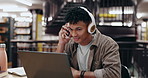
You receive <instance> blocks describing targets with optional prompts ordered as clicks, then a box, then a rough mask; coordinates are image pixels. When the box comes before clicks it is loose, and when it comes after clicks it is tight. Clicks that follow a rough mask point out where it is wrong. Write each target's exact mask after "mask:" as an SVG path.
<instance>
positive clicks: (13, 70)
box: [8, 67, 26, 77]
mask: <svg viewBox="0 0 148 78" xmlns="http://www.w3.org/2000/svg"><path fill="white" fill-rule="evenodd" d="M8 73H10V74H14V75H17V76H21V77H22V76H26V72H25V70H24V68H23V67H17V68H9V69H8Z"/></svg>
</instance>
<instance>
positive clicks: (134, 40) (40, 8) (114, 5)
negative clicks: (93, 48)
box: [0, 0, 148, 78]
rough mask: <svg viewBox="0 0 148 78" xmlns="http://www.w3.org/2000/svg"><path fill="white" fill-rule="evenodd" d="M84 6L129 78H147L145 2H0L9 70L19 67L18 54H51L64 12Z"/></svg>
mask: <svg viewBox="0 0 148 78" xmlns="http://www.w3.org/2000/svg"><path fill="white" fill-rule="evenodd" d="M76 6H86V7H87V8H89V10H90V11H91V12H92V13H93V15H94V17H95V19H96V24H97V28H98V29H99V30H100V32H101V33H102V34H105V35H108V36H110V37H112V38H113V39H114V40H115V41H116V42H117V43H118V45H119V47H120V56H121V62H122V65H124V66H126V67H127V68H128V70H129V74H130V77H131V78H148V70H147V69H148V67H147V65H148V9H147V7H148V0H0V43H5V44H6V46H7V48H6V51H7V55H8V63H9V68H13V67H19V66H21V62H20V60H19V57H18V55H17V51H18V50H30V51H41V52H42V51H46V52H54V51H55V50H56V47H57V43H58V32H59V30H60V28H61V26H62V25H64V24H65V20H64V17H65V15H66V13H67V11H68V10H69V9H71V8H74V7H76Z"/></svg>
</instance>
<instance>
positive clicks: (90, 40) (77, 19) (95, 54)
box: [57, 7, 121, 78]
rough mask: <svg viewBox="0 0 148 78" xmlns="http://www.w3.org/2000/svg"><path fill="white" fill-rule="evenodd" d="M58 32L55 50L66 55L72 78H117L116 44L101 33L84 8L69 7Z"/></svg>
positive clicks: (119, 66)
mask: <svg viewBox="0 0 148 78" xmlns="http://www.w3.org/2000/svg"><path fill="white" fill-rule="evenodd" d="M65 21H66V22H67V23H66V24H65V25H64V26H62V28H61V30H60V32H59V43H58V47H57V52H59V53H63V52H66V53H67V54H68V56H69V61H70V65H71V70H72V74H73V77H74V78H120V77H121V63H120V57H119V47H118V45H117V43H116V42H115V41H114V40H113V39H111V38H110V37H108V36H105V35H103V34H101V33H100V32H99V31H98V30H97V28H96V25H95V19H94V17H93V15H92V14H91V13H90V12H89V11H88V10H87V9H86V8H85V7H76V8H73V9H72V10H70V11H69V12H68V13H67V15H66V17H65Z"/></svg>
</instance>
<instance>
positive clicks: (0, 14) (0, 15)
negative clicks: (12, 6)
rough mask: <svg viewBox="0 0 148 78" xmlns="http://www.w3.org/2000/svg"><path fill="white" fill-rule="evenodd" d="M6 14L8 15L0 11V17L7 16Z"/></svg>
mask: <svg viewBox="0 0 148 78" xmlns="http://www.w3.org/2000/svg"><path fill="white" fill-rule="evenodd" d="M8 15H9V14H8V13H0V17H3V16H5V17H7V16H8Z"/></svg>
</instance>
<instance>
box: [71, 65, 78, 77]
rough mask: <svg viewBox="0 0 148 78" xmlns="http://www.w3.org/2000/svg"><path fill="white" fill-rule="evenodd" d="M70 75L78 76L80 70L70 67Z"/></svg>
mask: <svg viewBox="0 0 148 78" xmlns="http://www.w3.org/2000/svg"><path fill="white" fill-rule="evenodd" d="M71 71H72V75H73V77H74V78H80V71H78V70H76V69H74V68H72V67H71Z"/></svg>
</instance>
